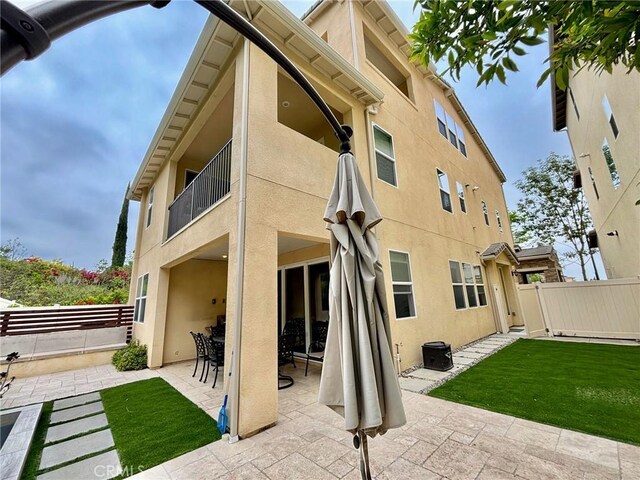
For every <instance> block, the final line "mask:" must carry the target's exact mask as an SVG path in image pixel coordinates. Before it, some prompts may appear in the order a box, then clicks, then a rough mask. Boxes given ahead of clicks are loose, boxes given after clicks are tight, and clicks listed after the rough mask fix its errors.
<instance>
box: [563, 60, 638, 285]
mask: <svg viewBox="0 0 640 480" xmlns="http://www.w3.org/2000/svg"><path fill="white" fill-rule="evenodd" d="M569 86H570V88H571V90H572V93H573V98H575V101H576V106H577V108H578V112H579V113H580V118H579V119H578V116H577V114H576V112H575V109H574V104H573V102H572V100H571V98H570V96H569V95H567V110H566V114H567V132H568V134H569V140H570V141H571V147H572V149H573V153H574V157H575V159H576V162H577V164H578V168H579V169H580V172H581V176H582V188H583V190H584V193H585V195H586V197H587V201H588V202H589V209H590V211H591V216H592V217H593V223H594V225H595V227H596V231H597V232H598V243H599V246H600V252H601V255H602V261H603V263H604V267H605V270H606V273H607V277H609V278H625V277H634V276H637V275H639V274H640V248H638V238H639V235H640V208H639V207H637V206H635V202H636V201H637V200H638V199H640V186H639V184H640V154H639V152H640V135H638V132H640V73H638V72H635V71H634V72H631V73H629V74H627V72H626V68H624V66H622V65H620V66H618V67H615V68H614V69H613V73H612V74H607V73H606V72H604V73H602V74H601V75H600V74H597V73H594V72H592V71H590V70H588V69H584V70H582V71H581V72H580V73H578V74H577V75H576V76H575V77H573V76H572V77H571V79H570V81H569ZM605 94H606V96H607V98H608V100H609V104H610V105H611V109H612V111H613V115H614V117H615V120H616V123H617V125H618V128H619V131H620V134H619V136H618V138H617V139H616V138H615V137H614V135H613V131H612V129H611V126H610V125H609V123H608V118H607V117H606V115H605V111H604V107H603V103H602V101H603V98H604V95H605ZM605 138H606V139H607V142H608V144H609V147H610V149H611V154H612V156H613V159H614V161H615V164H616V167H617V170H618V174H619V176H620V185H619V186H618V188H617V189H616V188H614V185H613V182H612V180H611V175H610V173H609V169H608V167H607V164H606V161H605V158H604V155H603V154H602V143H603V141H604V139H605ZM589 167H590V168H591V171H592V172H593V176H594V179H595V182H596V186H597V189H598V193H599V196H600V198H597V197H596V194H595V190H594V188H593V185H592V183H591V179H590V177H589ZM614 230H617V231H618V236H608V235H607V232H611V231H614Z"/></svg>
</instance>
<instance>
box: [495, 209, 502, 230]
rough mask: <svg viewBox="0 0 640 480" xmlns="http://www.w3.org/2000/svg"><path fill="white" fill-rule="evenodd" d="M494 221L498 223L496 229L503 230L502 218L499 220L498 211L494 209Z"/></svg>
mask: <svg viewBox="0 0 640 480" xmlns="http://www.w3.org/2000/svg"><path fill="white" fill-rule="evenodd" d="M496 223H497V224H498V229H499V230H500V233H502V232H503V230H502V220H500V212H498V210H496Z"/></svg>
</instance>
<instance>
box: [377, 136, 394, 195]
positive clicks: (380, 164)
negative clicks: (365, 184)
mask: <svg viewBox="0 0 640 480" xmlns="http://www.w3.org/2000/svg"><path fill="white" fill-rule="evenodd" d="M373 138H374V143H375V149H376V169H377V171H378V178H379V179H380V180H382V181H383V182H387V183H388V184H390V185H393V186H394V187H397V186H398V182H397V179H396V158H395V153H394V151H393V137H392V136H391V135H389V134H388V133H387V132H385V131H384V130H382V129H381V128H380V127H379V126H377V125H374V126H373Z"/></svg>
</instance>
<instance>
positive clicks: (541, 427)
mask: <svg viewBox="0 0 640 480" xmlns="http://www.w3.org/2000/svg"><path fill="white" fill-rule="evenodd" d="M513 423H514V424H516V425H523V426H525V427H529V428H534V429H536V430H542V431H543V432H548V433H557V434H558V435H559V434H560V432H561V431H562V429H561V428H558V427H554V426H553V425H546V424H544V423H538V422H532V421H531V420H525V419H524V418H516V419H515V420H514V421H513Z"/></svg>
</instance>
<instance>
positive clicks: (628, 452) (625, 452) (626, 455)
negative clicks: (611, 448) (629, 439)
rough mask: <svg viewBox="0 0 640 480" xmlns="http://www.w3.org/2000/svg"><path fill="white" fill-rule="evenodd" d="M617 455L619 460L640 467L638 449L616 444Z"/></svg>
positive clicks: (625, 444)
mask: <svg viewBox="0 0 640 480" xmlns="http://www.w3.org/2000/svg"><path fill="white" fill-rule="evenodd" d="M618 453H619V455H620V460H623V461H625V462H629V463H635V464H637V465H639V466H640V447H636V446H635V445H629V444H627V443H618Z"/></svg>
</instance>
